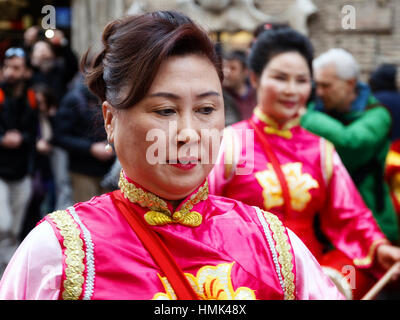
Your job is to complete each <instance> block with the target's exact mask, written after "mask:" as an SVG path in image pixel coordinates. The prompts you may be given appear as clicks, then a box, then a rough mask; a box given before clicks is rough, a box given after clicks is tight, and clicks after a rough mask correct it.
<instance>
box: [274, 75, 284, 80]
mask: <svg viewBox="0 0 400 320" xmlns="http://www.w3.org/2000/svg"><path fill="white" fill-rule="evenodd" d="M274 78H275V79H276V80H280V81H284V80H286V78H285V77H284V76H275V77H274Z"/></svg>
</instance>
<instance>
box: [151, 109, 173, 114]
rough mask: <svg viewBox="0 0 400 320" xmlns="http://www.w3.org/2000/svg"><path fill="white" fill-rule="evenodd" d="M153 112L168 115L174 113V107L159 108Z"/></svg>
mask: <svg viewBox="0 0 400 320" xmlns="http://www.w3.org/2000/svg"><path fill="white" fill-rule="evenodd" d="M154 112H155V113H157V114H159V115H160V116H170V115H172V114H174V113H175V110H174V109H160V110H156V111H154Z"/></svg>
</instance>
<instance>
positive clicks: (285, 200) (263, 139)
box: [248, 119, 292, 218]
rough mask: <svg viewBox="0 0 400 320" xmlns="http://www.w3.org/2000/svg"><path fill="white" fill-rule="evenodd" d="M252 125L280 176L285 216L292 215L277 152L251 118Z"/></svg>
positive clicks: (276, 172)
mask: <svg viewBox="0 0 400 320" xmlns="http://www.w3.org/2000/svg"><path fill="white" fill-rule="evenodd" d="M248 121H249V124H250V126H251V127H252V128H253V129H254V131H255V133H256V136H257V138H258V139H259V140H260V142H261V144H262V145H263V150H264V152H265V154H266V155H267V157H268V159H269V161H270V162H271V164H272V167H273V169H274V171H275V174H276V176H277V177H278V180H279V184H280V185H281V190H282V196H283V205H284V208H285V218H288V217H289V216H290V212H291V210H292V206H291V204H290V193H289V186H288V184H287V181H286V177H285V175H284V173H283V171H282V168H281V165H280V163H279V160H278V158H277V157H276V155H275V153H274V152H273V150H272V148H271V145H270V144H269V142H268V140H267V138H266V137H265V135H264V133H263V132H261V130H260V129H259V128H258V127H257V125H256V124H255V123H254V121H253V120H252V119H249V120H248Z"/></svg>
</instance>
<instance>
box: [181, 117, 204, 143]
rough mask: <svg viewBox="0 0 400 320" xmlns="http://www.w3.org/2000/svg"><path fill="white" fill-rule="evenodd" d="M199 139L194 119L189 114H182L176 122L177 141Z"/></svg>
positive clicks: (183, 141)
mask: <svg viewBox="0 0 400 320" xmlns="http://www.w3.org/2000/svg"><path fill="white" fill-rule="evenodd" d="M199 139H200V136H199V133H198V129H197V127H196V120H195V119H193V117H192V116H190V115H185V116H182V117H181V118H180V119H179V120H178V123H177V140H178V143H188V142H197V141H198V140H199Z"/></svg>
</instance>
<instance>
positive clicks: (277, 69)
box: [252, 52, 311, 124]
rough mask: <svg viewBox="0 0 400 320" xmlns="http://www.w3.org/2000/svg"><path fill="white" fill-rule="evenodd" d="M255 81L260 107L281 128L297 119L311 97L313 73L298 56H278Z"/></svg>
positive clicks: (287, 53) (292, 53) (291, 53)
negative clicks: (291, 120)
mask: <svg viewBox="0 0 400 320" xmlns="http://www.w3.org/2000/svg"><path fill="white" fill-rule="evenodd" d="M252 77H253V84H254V85H255V86H256V88H257V98H258V106H259V107H260V108H261V110H262V111H263V112H264V113H266V114H267V115H269V116H270V117H272V118H273V119H274V120H275V121H277V122H278V123H280V124H283V123H285V122H286V121H288V120H290V119H292V118H293V117H295V116H296V115H297V114H298V111H299V110H300V108H301V107H304V106H305V104H306V102H307V99H308V97H309V96H310V93H311V74H310V69H309V67H308V65H307V62H306V60H305V59H304V57H303V56H301V55H300V54H299V53H297V52H285V53H281V54H278V55H276V56H275V57H273V58H272V59H271V60H270V61H269V63H268V64H267V65H266V66H265V68H264V70H263V72H262V74H261V76H260V77H259V78H258V77H257V76H255V75H254V74H253V75H252Z"/></svg>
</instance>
